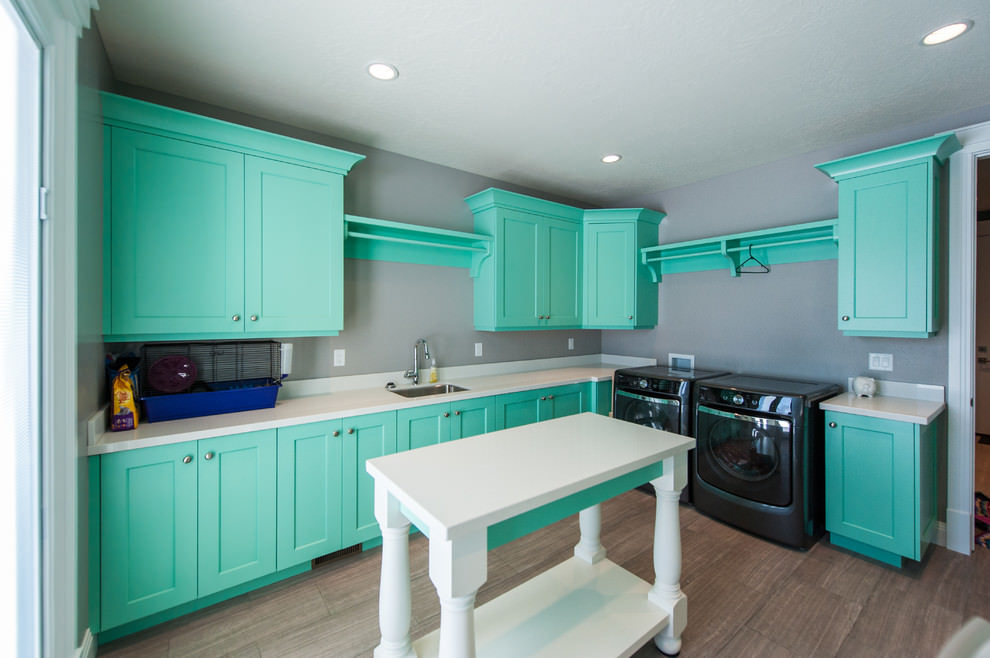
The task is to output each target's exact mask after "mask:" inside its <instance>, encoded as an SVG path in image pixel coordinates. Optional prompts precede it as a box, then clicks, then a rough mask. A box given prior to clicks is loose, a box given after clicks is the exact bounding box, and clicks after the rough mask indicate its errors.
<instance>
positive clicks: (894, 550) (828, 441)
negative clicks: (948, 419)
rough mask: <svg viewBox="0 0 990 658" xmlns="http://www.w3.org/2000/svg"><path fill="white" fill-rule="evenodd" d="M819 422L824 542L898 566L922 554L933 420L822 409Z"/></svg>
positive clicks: (931, 520) (931, 499)
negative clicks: (821, 427) (910, 420)
mask: <svg viewBox="0 0 990 658" xmlns="http://www.w3.org/2000/svg"><path fill="white" fill-rule="evenodd" d="M825 422H826V424H827V426H826V429H825V529H826V530H828V531H829V534H830V541H831V542H832V543H833V544H835V545H837V546H842V547H844V548H847V549H849V550H853V551H856V552H859V553H862V554H863V555H866V556H868V557H871V558H874V559H877V560H880V561H883V562H886V563H888V564H892V565H894V566H898V567H899V566H901V563H902V558H904V557H906V558H909V559H911V560H921V558H922V557H923V555H924V552H925V550H926V548H927V547H928V544H929V542H930V541H931V538H932V536H933V533H934V529H935V523H936V511H935V505H936V493H937V492H936V486H937V485H936V466H937V460H936V447H937V431H936V428H937V422H938V421H937V420H935V421H933V422H932V423H930V424H928V425H917V424H915V423H908V422H902V421H894V420H886V419H882V418H873V417H868V416H860V415H855V414H847V413H841V412H835V411H827V412H826V413H825Z"/></svg>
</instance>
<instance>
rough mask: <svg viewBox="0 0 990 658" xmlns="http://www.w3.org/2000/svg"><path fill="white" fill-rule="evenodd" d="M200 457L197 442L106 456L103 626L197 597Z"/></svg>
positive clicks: (102, 483) (102, 510)
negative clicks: (197, 486)
mask: <svg viewBox="0 0 990 658" xmlns="http://www.w3.org/2000/svg"><path fill="white" fill-rule="evenodd" d="M186 459H188V462H189V463H185V460H186ZM196 459H197V455H196V444H195V442H190V443H179V444H175V445H169V446H162V447H157V448H143V449H141V450H128V451H125V452H119V453H111V454H108V455H103V456H102V457H100V491H99V492H98V494H99V496H100V503H101V507H100V528H101V536H100V539H101V547H100V554H99V558H98V559H99V560H100V583H99V585H97V584H96V583H92V584H91V585H90V586H91V587H96V586H99V587H100V594H101V601H102V602H101V627H102V628H113V627H115V626H119V625H120V624H123V623H126V622H129V621H133V620H135V619H140V618H141V617H145V616H147V615H150V614H153V613H156V612H160V611H162V610H167V609H168V608H171V607H173V606H176V605H179V604H181V603H185V602H187V601H192V600H193V599H195V598H196V588H197V579H196V463H197V462H196ZM94 495H96V494H94ZM91 557H92V558H93V559H97V556H96V555H93V556H91Z"/></svg>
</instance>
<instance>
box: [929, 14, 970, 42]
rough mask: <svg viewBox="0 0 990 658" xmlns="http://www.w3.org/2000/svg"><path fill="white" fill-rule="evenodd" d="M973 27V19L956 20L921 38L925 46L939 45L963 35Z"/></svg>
mask: <svg viewBox="0 0 990 658" xmlns="http://www.w3.org/2000/svg"><path fill="white" fill-rule="evenodd" d="M971 27H973V21H971V20H968V19H967V20H964V21H956V22H955V23H949V24H948V25H943V26H942V27H940V28H938V29H937V30H932V31H931V32H929V33H928V34H926V35H925V38H924V39H922V40H921V43H922V45H925V46H937V45H938V44H940V43H945V42H946V41H951V40H952V39H955V38H956V37H958V36H962V34H963V33H965V32H967V31H969V29H970V28H971Z"/></svg>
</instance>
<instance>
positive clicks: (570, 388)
mask: <svg viewBox="0 0 990 658" xmlns="http://www.w3.org/2000/svg"><path fill="white" fill-rule="evenodd" d="M588 386H589V385H588V384H568V385H567V386H555V387H554V388H551V389H547V391H546V398H547V401H548V402H552V406H551V407H550V415H548V414H544V417H543V418H541V419H540V420H548V419H549V418H563V417H564V416H573V415H574V414H579V413H581V412H582V411H587V410H588V402H587V400H588Z"/></svg>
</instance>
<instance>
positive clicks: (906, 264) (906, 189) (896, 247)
mask: <svg viewBox="0 0 990 658" xmlns="http://www.w3.org/2000/svg"><path fill="white" fill-rule="evenodd" d="M959 148H960V146H959V141H958V140H957V139H956V137H955V135H954V134H943V135H938V136H935V137H931V138H928V139H923V140H918V141H915V142H909V143H907V144H902V145H899V146H893V147H890V148H886V149H882V150H879V151H871V152H869V153H865V154H862V155H857V156H853V157H851V158H844V159H842V160H835V161H833V162H828V163H824V164H820V165H817V167H818V168H819V169H821V170H822V171H824V172H825V173H827V174H828V175H829V176H831V177H832V178H833V179H835V180H836V181H837V182H838V184H839V224H838V229H837V235H838V239H839V254H838V261H839V262H838V270H839V280H838V286H839V290H838V326H839V329H841V330H842V331H843V332H844V333H845V334H846V335H853V336H890V337H900V338H927V337H929V336H932V335H934V334H935V333H936V332H937V331H938V298H937V296H938V256H939V244H938V235H939V228H938V208H939V200H938V197H939V186H940V172H941V166H942V164H943V163H944V162H945V160H946V159H947V158H948V157H949V156H950V155H951V154H952V153H953V152H954V151H956V150H958V149H959Z"/></svg>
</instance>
